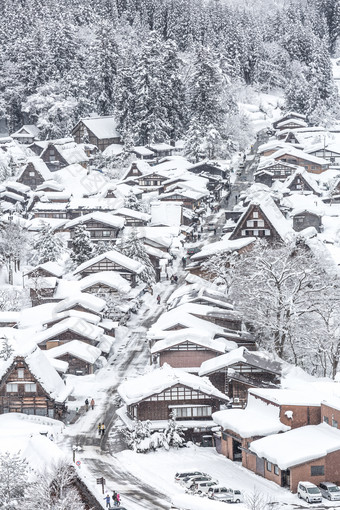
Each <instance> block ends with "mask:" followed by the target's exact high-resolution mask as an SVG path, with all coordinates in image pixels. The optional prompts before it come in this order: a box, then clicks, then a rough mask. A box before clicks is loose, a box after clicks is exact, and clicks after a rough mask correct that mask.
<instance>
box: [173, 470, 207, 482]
mask: <svg viewBox="0 0 340 510" xmlns="http://www.w3.org/2000/svg"><path fill="white" fill-rule="evenodd" d="M199 475H203V473H202V471H186V472H184V473H176V474H175V482H180V481H182V480H184V478H188V477H189V476H199Z"/></svg>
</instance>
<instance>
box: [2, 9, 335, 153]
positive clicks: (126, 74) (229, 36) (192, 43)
mask: <svg viewBox="0 0 340 510" xmlns="http://www.w3.org/2000/svg"><path fill="white" fill-rule="evenodd" d="M0 16H1V19H2V29H1V31H0V45H1V49H2V51H1V54H0V115H5V116H6V118H7V122H8V127H9V130H10V131H13V130H14V129H16V128H17V127H18V126H19V125H20V124H22V123H23V122H37V123H38V125H39V127H40V129H41V132H42V136H43V137H58V136H64V135H67V134H68V133H69V132H70V128H71V126H72V125H74V123H75V122H76V120H77V119H78V118H79V117H80V116H84V115H88V114H90V113H92V112H96V113H98V114H100V115H107V114H116V115H117V117H118V120H119V126H120V129H121V130H122V132H123V134H124V136H125V137H129V138H130V139H131V140H132V141H133V142H134V143H138V144H144V143H147V142H153V141H160V140H164V139H166V140H170V139H176V138H179V137H183V136H185V137H186V138H187V146H188V154H189V155H191V156H192V157H193V159H197V157H198V156H199V155H200V153H202V151H203V152H204V151H205V153H207V151H209V155H210V156H214V155H215V153H216V152H217V153H218V152H220V151H221V147H222V146H223V147H224V149H226V150H227V151H232V150H234V149H237V148H238V146H237V140H236V142H235V140H233V139H232V137H231V135H230V130H228V129H227V127H226V126H227V125H228V124H229V123H230V124H231V125H233V126H238V125H239V126H240V128H239V129H240V130H241V131H242V130H243V129H244V122H242V121H241V122H240V121H237V122H235V117H237V116H238V109H237V106H236V103H237V93H235V90H236V89H237V87H235V86H233V85H235V83H236V84H248V85H252V86H256V87H259V88H260V89H263V90H268V89H271V88H275V87H281V88H284V89H285V91H286V102H287V108H294V109H296V110H298V111H300V112H304V113H306V114H307V115H308V116H309V118H310V120H311V121H314V122H319V121H320V119H321V120H322V118H323V116H325V115H326V112H329V110H331V114H332V115H337V104H338V101H337V97H336V96H337V94H336V92H335V88H334V84H333V80H332V75H331V64H330V54H331V52H333V53H334V52H335V51H336V48H337V41H338V35H339V34H338V31H339V26H340V23H339V19H340V0H310V1H309V2H308V3H307V2H306V1H300V2H298V1H293V0H291V2H290V3H288V4H287V5H284V6H282V7H276V8H271V9H268V10H265V9H264V8H263V2H262V4H261V9H259V10H258V11H257V10H256V6H255V7H254V6H253V7H252V9H250V8H249V7H245V6H242V5H235V6H233V5H229V4H228V2H225V1H221V0H210V1H206V0H81V1H80V0H55V1H54V2H50V1H49V0H30V1H27V0H3V1H2V2H1V5H0ZM221 141H222V142H223V144H222V143H221Z"/></svg>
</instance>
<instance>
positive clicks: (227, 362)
mask: <svg viewBox="0 0 340 510" xmlns="http://www.w3.org/2000/svg"><path fill="white" fill-rule="evenodd" d="M239 363H242V364H246V365H250V366H253V367H256V368H259V369H262V370H266V371H268V372H273V373H275V374H280V373H281V364H280V363H279V362H277V361H272V360H271V359H270V358H269V356H268V355H266V354H265V353H263V352H256V351H254V352H253V351H252V352H250V351H248V349H246V348H245V347H239V348H238V349H235V350H233V351H231V352H228V353H227V354H223V355H222V356H217V357H216V358H213V359H209V360H207V361H204V362H203V363H202V365H201V368H200V371H199V375H200V376H203V375H207V374H211V373H212V372H216V371H217V370H221V369H222V368H225V367H231V366H233V365H235V364H239Z"/></svg>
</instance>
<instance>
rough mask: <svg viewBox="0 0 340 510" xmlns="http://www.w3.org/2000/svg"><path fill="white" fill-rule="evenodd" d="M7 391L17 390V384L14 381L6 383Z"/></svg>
mask: <svg viewBox="0 0 340 510" xmlns="http://www.w3.org/2000/svg"><path fill="white" fill-rule="evenodd" d="M6 391H7V393H14V392H17V391H18V385H17V384H16V383H7V384H6Z"/></svg>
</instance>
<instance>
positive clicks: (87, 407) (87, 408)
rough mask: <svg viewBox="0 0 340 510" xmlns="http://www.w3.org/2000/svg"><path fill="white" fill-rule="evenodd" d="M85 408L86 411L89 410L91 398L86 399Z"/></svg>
mask: <svg viewBox="0 0 340 510" xmlns="http://www.w3.org/2000/svg"><path fill="white" fill-rule="evenodd" d="M85 410H86V411H88V410H89V399H88V398H87V399H86V400H85Z"/></svg>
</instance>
